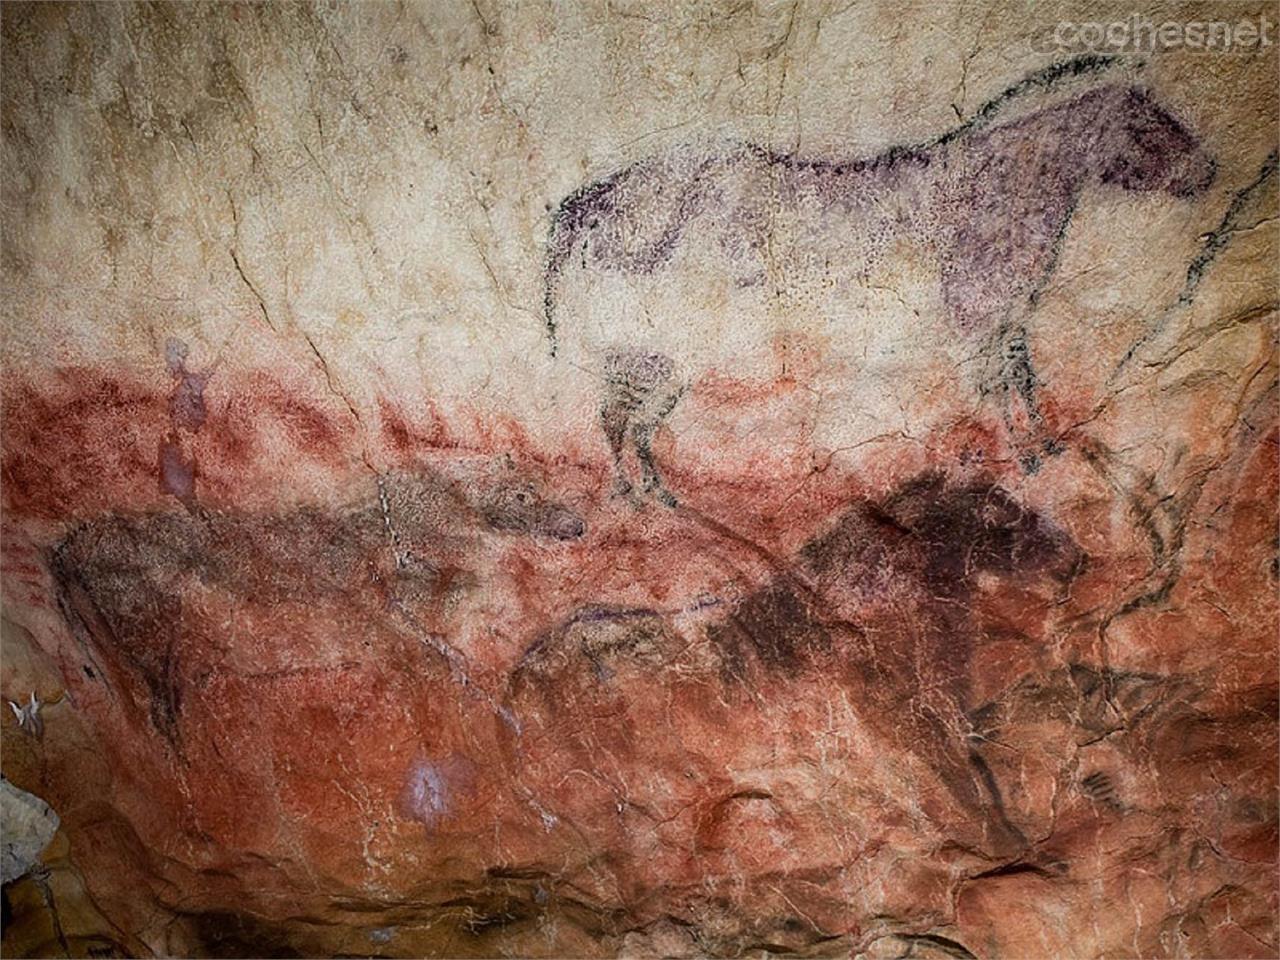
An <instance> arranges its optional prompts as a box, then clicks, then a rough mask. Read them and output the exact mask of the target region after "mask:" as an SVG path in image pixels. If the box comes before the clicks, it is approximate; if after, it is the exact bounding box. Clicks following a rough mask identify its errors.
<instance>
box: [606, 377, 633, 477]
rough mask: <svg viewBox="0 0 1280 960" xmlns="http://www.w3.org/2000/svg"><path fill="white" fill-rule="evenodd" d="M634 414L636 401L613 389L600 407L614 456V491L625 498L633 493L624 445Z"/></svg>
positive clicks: (607, 393)
mask: <svg viewBox="0 0 1280 960" xmlns="http://www.w3.org/2000/svg"><path fill="white" fill-rule="evenodd" d="M634 412H635V402H634V400H630V399H629V398H628V397H627V396H626V395H625V394H623V393H622V392H621V391H615V390H613V389H612V388H610V389H609V390H608V391H607V392H606V394H605V398H604V402H603V403H601V405H600V426H601V427H602V428H603V429H604V435H605V439H606V440H608V441H609V451H610V452H611V453H612V454H613V471H614V489H615V490H616V491H617V492H618V493H619V494H622V495H624V496H625V495H626V494H628V493H630V492H631V481H630V480H628V479H627V470H626V466H625V465H624V464H623V444H624V443H625V442H626V439H627V428H628V427H629V426H630V425H631V415H632V413H634Z"/></svg>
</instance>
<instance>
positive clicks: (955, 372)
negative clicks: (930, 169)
mask: <svg viewBox="0 0 1280 960" xmlns="http://www.w3.org/2000/svg"><path fill="white" fill-rule="evenodd" d="M871 239H876V240H877V241H878V244H879V245H878V246H877V245H876V244H873V243H872V242H870V241H871ZM558 303H559V307H558V312H557V317H558V321H559V323H558V327H559V330H560V333H561V344H562V349H563V351H564V355H565V357H566V358H567V360H568V361H569V362H570V363H571V364H572V365H573V366H574V367H575V368H576V369H578V370H581V371H585V372H588V373H590V374H593V375H594V376H595V377H600V376H602V371H603V366H604V358H605V357H606V356H607V355H608V354H609V353H610V352H611V351H616V350H620V349H625V350H630V351H639V352H644V353H653V354H661V355H663V356H666V357H669V358H670V359H671V360H672V361H673V362H674V366H675V369H676V371H677V374H676V375H677V376H678V377H679V379H680V380H682V381H684V382H685V383H687V384H688V385H689V386H690V388H691V393H690V395H689V397H688V399H687V400H686V402H685V403H684V404H682V407H683V408H684V410H683V412H682V411H677V413H676V414H675V416H674V417H673V419H672V425H673V427H675V426H677V424H678V423H679V421H680V420H682V419H686V418H687V417H688V416H690V415H691V414H690V411H696V410H698V409H699V408H700V405H699V402H698V398H697V394H698V391H699V389H700V386H699V384H700V383H704V382H710V381H714V382H718V383H723V382H725V381H726V380H729V381H734V380H736V381H742V382H749V383H754V384H761V383H768V382H771V381H778V380H779V379H780V378H786V377H788V376H790V377H791V378H793V379H794V378H797V377H801V378H803V380H804V386H805V387H807V388H809V389H807V390H804V391H800V392H798V393H797V394H796V400H795V402H801V403H811V404H812V407H813V409H812V410H811V411H809V412H808V413H806V414H805V417H806V418H807V422H808V423H809V424H810V426H811V428H812V429H813V431H814V433H815V437H814V439H815V440H817V441H818V442H819V443H821V444H823V445H826V446H830V447H833V448H834V447H841V446H849V445H852V444H856V443H859V442H861V441H862V440H865V439H867V438H869V437H872V436H876V435H880V434H884V433H886V432H890V431H893V430H897V429H900V428H901V427H902V425H903V424H904V423H919V422H920V418H921V417H933V416H936V413H934V412H932V411H937V410H939V409H941V410H946V409H947V408H948V407H954V408H955V409H957V410H958V409H960V408H961V406H962V405H966V404H967V405H969V406H971V405H972V397H973V386H974V383H975V376H974V375H973V370H974V368H973V363H972V361H971V359H967V358H971V357H972V356H973V355H974V354H975V352H976V351H975V350H974V345H973V344H972V343H970V342H969V341H968V340H967V339H965V338H963V337H960V336H958V335H957V332H956V330H955V329H954V327H953V326H952V325H950V324H948V323H947V322H946V319H945V310H944V306H943V302H942V297H941V293H940V284H939V269H938V263H937V258H936V256H935V255H934V253H933V251H932V249H931V248H930V246H929V245H928V244H927V243H925V242H914V241H911V240H910V239H908V238H907V237H905V236H899V237H889V238H887V239H884V238H883V235H882V234H881V235H875V236H873V235H871V233H870V232H868V235H864V236H858V235H854V236H841V235H839V234H837V233H835V232H834V231H825V232H824V231H822V230H815V229H814V226H813V223H812V222H805V221H803V220H802V219H798V218H796V219H792V220H788V219H787V218H786V217H785V216H780V217H778V218H776V219H775V221H774V224H773V228H772V230H771V231H770V232H769V234H768V235H767V237H766V238H765V240H764V242H762V243H761V244H758V245H750V244H740V245H738V246H736V247H735V246H733V245H732V244H726V243H725V242H724V236H723V232H722V231H718V230H716V229H702V230H697V231H691V232H690V233H689V234H688V235H686V236H685V237H683V239H682V244H681V246H680V249H679V250H678V251H677V253H676V255H675V256H673V257H672V259H671V260H670V261H669V262H668V263H666V264H665V265H663V266H662V267H660V268H658V269H655V270H653V271H652V272H649V273H631V272H626V271H619V270H611V269H607V268H604V267H600V266H596V265H591V264H588V265H587V266H586V267H585V268H584V267H581V266H575V267H574V268H573V269H571V270H569V271H567V272H566V274H565V276H564V278H563V282H562V285H561V291H560V297H559V301H558ZM797 344H803V352H804V357H805V362H804V364H803V370H798V369H797V367H796V362H795V357H796V352H795V351H794V350H793V349H791V348H792V347H793V346H795V345H797ZM788 364H790V365H791V367H790V369H788V368H787V367H788ZM922 385H923V386H922ZM939 401H941V403H942V406H936V405H935V404H937V403H938V402H939ZM830 411H840V413H839V415H838V416H837V415H834V414H832V413H831V412H830ZM706 414H707V411H705V410H703V412H702V414H699V415H706Z"/></svg>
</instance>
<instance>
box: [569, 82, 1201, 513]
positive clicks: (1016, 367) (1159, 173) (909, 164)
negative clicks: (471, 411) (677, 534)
mask: <svg viewBox="0 0 1280 960" xmlns="http://www.w3.org/2000/svg"><path fill="white" fill-rule="evenodd" d="M1104 59H1105V58H1092V59H1091V58H1080V59H1078V60H1076V61H1070V62H1069V63H1067V64H1061V65H1058V66H1056V67H1051V68H1049V69H1047V70H1045V71H1041V72H1040V73H1038V74H1033V75H1032V76H1031V77H1028V78H1027V79H1026V80H1024V81H1023V82H1022V83H1021V84H1019V85H1016V86H1015V87H1012V88H1010V90H1008V91H1006V92H1005V93H1004V94H1002V95H1001V96H1000V97H997V98H996V99H995V100H993V101H991V103H989V104H988V105H987V106H986V107H984V108H983V109H982V110H980V111H978V113H977V114H976V115H975V118H974V119H973V120H971V121H970V122H969V123H967V124H965V125H963V126H961V127H959V128H957V129H956V130H953V131H951V132H949V133H947V134H944V135H942V136H940V137H938V138H936V139H934V140H932V141H929V142H926V143H923V144H919V145H915V146H905V147H904V146H899V147H894V148H892V149H889V150H886V151H883V152H881V153H879V154H876V155H874V156H869V157H861V158H849V159H845V158H835V159H825V158H817V157H803V156H799V155H795V154H788V153H777V152H774V151H772V150H770V149H768V148H766V147H762V146H758V145H755V144H750V143H736V144H733V145H731V146H729V147H726V148H724V149H721V150H718V151H713V152H707V151H704V150H700V149H697V148H677V149H675V150H673V151H670V152H668V153H664V154H660V155H657V156H653V157H649V158H646V159H643V160H640V161H638V162H636V163H634V164H631V165H630V166H627V167H625V168H623V169H621V170H619V171H617V172H615V173H612V174H610V175H608V176H606V177H603V178H601V179H598V180H595V181H593V182H591V183H589V184H587V185H586V186H584V187H582V188H580V189H579V190H577V191H576V192H574V193H573V194H571V195H570V196H569V197H567V198H566V199H565V200H564V201H563V202H562V203H561V204H560V205H559V208H558V209H557V210H556V212H555V214H554V216H553V220H552V225H551V231H550V237H549V242H548V248H547V257H546V268H545V274H544V280H545V290H544V308H545V319H546V325H547V335H548V337H549V339H550V342H551V350H552V354H553V356H554V355H555V354H556V352H557V347H558V345H559V341H560V333H561V322H560V318H559V315H558V314H559V309H560V306H561V304H560V300H561V296H560V285H561V282H562V280H563V279H564V277H565V276H566V274H567V273H568V272H569V271H570V269H571V268H572V267H576V268H578V269H580V270H582V271H585V272H587V273H589V274H592V275H595V276H600V275H606V274H613V275H622V276H631V277H657V276H659V275H661V276H663V277H671V276H672V274H671V272H670V271H673V270H678V269H679V266H678V265H679V263H680V256H679V254H680V252H681V251H684V250H688V249H690V248H692V249H709V250H718V251H720V255H721V256H722V262H723V263H724V264H725V269H727V270H728V271H729V272H730V273H731V274H732V276H733V280H734V282H735V285H736V287H737V288H738V289H750V288H753V287H756V288H759V289H760V290H761V295H762V296H765V297H767V296H770V295H776V293H777V291H776V290H775V291H770V290H768V289H767V285H768V283H769V282H773V281H772V276H773V274H774V273H775V271H774V270H773V269H772V268H771V264H774V263H776V262H777V261H778V259H779V257H783V258H785V257H786V256H787V251H786V249H785V246H786V242H787V241H786V240H784V239H780V238H779V237H778V235H777V232H776V230H775V224H776V222H777V220H778V217H779V215H780V213H781V214H784V215H786V216H787V217H789V218H790V219H789V223H790V224H791V227H792V229H793V230H798V231H799V232H800V236H799V239H796V238H795V237H794V236H793V238H792V239H793V241H794V247H795V248H796V249H797V250H799V249H800V247H801V245H802V244H804V245H806V246H805V247H804V250H803V251H802V253H797V254H796V259H797V261H799V269H801V270H803V269H804V266H805V265H804V262H803V260H804V258H806V257H807V258H808V259H810V260H812V259H813V257H812V253H811V251H812V250H813V249H814V248H817V249H821V247H822V245H823V243H824V236H823V235H824V233H825V235H826V237H827V238H829V239H831V242H832V243H835V242H839V243H841V244H848V243H849V242H850V238H852V241H853V242H854V243H855V244H856V251H855V253H854V254H853V256H855V257H860V258H861V262H863V263H865V264H868V265H870V264H874V263H877V262H878V261H879V260H880V259H882V258H883V257H885V256H886V255H887V253H888V251H889V250H891V249H892V247H893V244H894V243H895V242H896V241H897V239H898V238H901V237H908V238H910V240H911V241H912V242H915V243H919V244H922V245H924V246H926V247H928V248H930V249H931V250H932V251H933V254H934V257H935V258H936V264H937V274H938V275H937V279H938V284H939V288H940V296H941V302H942V304H943V309H944V312H945V314H946V319H947V321H948V324H949V326H950V328H951V329H952V330H954V332H955V336H956V337H957V338H961V337H970V336H975V335H985V336H989V337H991V338H992V339H991V340H990V341H989V342H988V344H987V345H986V346H987V350H986V353H987V355H988V356H989V357H991V358H992V362H993V363H994V365H995V368H996V369H995V372H994V373H993V374H990V375H989V377H988V379H989V380H990V382H988V383H983V384H982V385H981V389H982V392H983V393H988V392H994V393H996V394H998V395H999V396H1001V397H1002V398H1003V400H1002V404H1001V406H1002V411H1003V415H1004V419H1005V424H1006V428H1007V430H1008V432H1009V434H1010V436H1011V438H1013V439H1014V440H1015V441H1016V442H1018V444H1019V445H1020V446H1021V447H1022V449H1023V450H1024V451H1026V452H1025V454H1024V460H1023V466H1024V469H1026V470H1027V471H1028V472H1031V471H1033V470H1034V469H1036V468H1037V467H1038V466H1039V462H1040V460H1039V456H1040V454H1042V453H1052V452H1056V450H1057V447H1056V444H1055V441H1054V440H1053V439H1052V438H1051V437H1049V436H1047V435H1046V434H1047V431H1046V429H1045V426H1044V422H1043V416H1042V414H1041V411H1040V406H1039V403H1038V400H1037V397H1036V393H1037V388H1038V385H1039V380H1038V376H1037V374H1036V370H1035V366H1034V364H1033V362H1032V358H1031V355H1030V349H1029V347H1028V339H1027V331H1026V327H1025V322H1026V317H1027V315H1028V314H1029V313H1030V311H1031V310H1033V309H1034V307H1035V305H1036V301H1037V298H1038V295H1039V293H1040V291H1041V290H1042V289H1043V288H1044V285H1045V283H1046V281H1047V280H1048V278H1049V277H1050V276H1051V275H1052V273H1053V271H1054V268H1055V266H1056V263H1057V260H1058V256H1059V252H1060V247H1061V244H1062V240H1063V236H1064V234H1065V232H1066V230H1067V228H1068V226H1069V224H1070V222H1071V217H1072V214H1073V212H1074V211H1075V208H1076V206H1077V204H1078V203H1079V202H1080V198H1081V196H1082V195H1083V194H1084V193H1085V191H1086V190H1088V189H1090V188H1093V187H1097V186H1101V187H1119V188H1121V189H1123V190H1126V191H1142V192H1152V191H1161V192H1164V193H1166V194H1168V195H1170V196H1173V197H1188V196H1191V195H1194V194H1197V193H1199V192H1201V191H1203V190H1204V189H1206V188H1207V187H1208V185H1209V184H1210V183H1211V182H1212V180H1213V178H1214V175H1215V164H1214V161H1213V160H1212V159H1211V158H1210V157H1209V156H1208V155H1207V154H1206V153H1205V152H1204V151H1203V150H1202V149H1201V148H1200V146H1199V142H1198V140H1197V138H1196V137H1195V136H1194V135H1193V134H1192V133H1191V132H1190V131H1189V130H1188V129H1187V128H1186V127H1184V126H1183V125H1182V123H1180V122H1179V121H1178V120H1177V119H1176V118H1175V117H1174V116H1173V115H1172V114H1171V113H1169V112H1168V111H1167V110H1165V109H1164V108H1163V107H1162V106H1160V104H1159V103H1158V102H1157V101H1156V100H1155V99H1154V98H1153V97H1152V96H1151V95H1150V94H1149V93H1147V92H1145V91H1144V90H1141V89H1139V88H1137V87H1134V86H1128V85H1115V84H1109V85H1104V86H1098V87H1094V88H1093V89H1090V90H1088V91H1086V92H1083V93H1080V94H1078V95H1075V96H1072V97H1071V98H1070V99H1066V100H1064V101H1061V102H1057V103H1054V104H1052V105H1049V106H1045V107H1042V108H1040V109H1038V110H1036V111H1034V112H1032V113H1029V114H1025V115H1022V116H1020V117H1019V118H1017V119H1013V120H1008V121H1007V122H1004V123H999V124H997V123H994V122H993V121H992V118H993V117H994V116H995V115H996V113H997V112H998V109H999V107H1001V106H1002V105H1003V103H1004V102H1006V101H1008V100H1010V99H1012V98H1013V97H1014V96H1016V95H1021V94H1022V93H1026V92H1029V91H1031V90H1034V89H1043V88H1049V87H1052V86H1053V85H1054V84H1055V83H1057V82H1058V81H1060V80H1064V79H1069V78H1071V77H1074V76H1077V75H1081V74H1086V73H1089V72H1091V71H1094V70H1097V69H1102V68H1103V67H1105V66H1107V65H1108V64H1107V63H1106V62H1103V61H1104ZM797 224H798V226H797ZM833 224H839V225H841V226H843V227H846V228H847V229H843V230H842V231H841V232H840V235H839V236H838V237H836V236H835V235H834V233H833V232H828V231H833V226H832V225H833ZM780 248H781V249H780ZM840 256H841V257H844V258H845V259H848V253H847V250H846V249H845V248H842V249H841V250H840ZM680 359H681V358H679V357H673V358H668V357H665V356H662V355H661V354H660V353H655V352H654V351H652V350H649V349H646V348H643V347H640V346H638V345H636V344H633V343H627V342H622V343H618V344H616V346H611V347H608V348H606V350H605V357H604V358H603V360H604V367H605V370H606V376H605V377H604V380H605V397H604V400H603V403H602V407H601V421H602V425H603V427H604V430H605V433H606V435H607V437H608V439H609V443H610V447H611V449H612V451H613V454H614V458H615V461H616V462H617V465H618V471H619V481H618V482H619V486H620V487H621V488H622V489H624V490H629V489H630V486H631V485H630V482H629V481H628V480H627V478H626V476H625V468H624V466H623V450H624V445H625V443H627V442H629V443H630V445H631V447H632V449H633V450H634V452H635V454H636V457H637V460H638V461H639V464H640V469H641V471H642V474H643V486H644V488H645V490H646V491H647V492H650V493H653V494H655V495H656V496H657V497H658V498H659V499H660V500H662V501H664V502H667V503H669V504H674V502H675V499H674V497H673V496H672V495H671V494H670V493H669V492H668V491H667V490H666V489H665V487H664V486H663V483H662V480H661V477H660V475H659V473H658V471H657V467H656V465H655V464H654V462H653V458H652V454H651V453H650V451H649V447H648V442H649V439H650V438H651V437H652V436H653V433H654V431H655V430H656V428H657V426H658V425H659V424H660V423H661V421H662V419H663V418H665V417H666V416H667V415H668V414H669V413H670V412H671V410H672V408H674V406H675V404H676V402H677V400H678V398H679V395H680V392H681V391H682V389H683V386H682V385H681V384H680V383H679V382H678V380H677V378H676V377H675V375H674V374H673V373H672V374H670V375H668V376H666V377H659V378H657V379H656V380H655V378H654V377H652V376H649V377H647V380H652V381H654V382H652V383H648V382H646V384H644V385H642V386H639V387H638V386H637V383H638V380H645V379H646V377H645V376H639V375H637V376H632V375H629V374H628V372H627V371H629V370H631V369H632V368H635V369H636V370H639V371H640V374H646V373H652V372H654V371H660V370H674V368H675V365H676V361H679V360H680ZM609 371H612V372H613V374H614V375H609ZM1019 405H1020V406H1021V412H1022V417H1023V420H1024V422H1025V423H1026V427H1025V429H1024V428H1022V427H1019V426H1018V418H1017V415H1016V414H1017V407H1018V406H1019ZM1023 433H1025V434H1026V435H1025V436H1019V435H1020V434H1023Z"/></svg>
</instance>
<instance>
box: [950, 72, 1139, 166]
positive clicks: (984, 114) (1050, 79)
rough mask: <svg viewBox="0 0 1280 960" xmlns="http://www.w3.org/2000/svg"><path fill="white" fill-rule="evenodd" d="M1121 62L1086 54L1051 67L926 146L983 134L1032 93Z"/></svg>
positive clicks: (1028, 78)
mask: <svg viewBox="0 0 1280 960" xmlns="http://www.w3.org/2000/svg"><path fill="white" fill-rule="evenodd" d="M1119 61H1120V58H1119V57H1113V56H1102V55H1099V54H1094V53H1086V54H1082V55H1081V56H1078V57H1072V58H1071V59H1070V60H1063V61H1062V62H1061V63H1053V64H1050V65H1049V66H1047V67H1044V68H1043V69H1041V70H1037V71H1036V72H1035V73H1031V74H1028V75H1027V76H1025V77H1023V78H1022V79H1021V80H1019V81H1018V82H1017V83H1015V84H1013V85H1012V86H1009V87H1006V88H1005V89H1004V90H1002V91H1001V92H1000V93H998V94H996V95H995V96H994V97H992V98H991V99H990V100H988V101H987V102H986V103H984V104H983V105H982V106H980V107H979V108H978V109H977V110H976V111H974V114H973V116H971V117H970V118H969V119H968V120H966V121H965V122H964V123H962V124H960V125H959V126H958V127H954V128H952V129H951V130H948V131H947V132H946V133H944V134H942V135H940V136H938V137H935V138H934V139H933V140H931V141H929V142H928V143H927V144H925V146H930V147H936V146H942V145H944V144H947V143H950V142H951V141H952V140H955V139H956V138H958V137H962V136H964V135H965V134H966V133H971V132H973V131H974V130H980V129H981V128H983V127H985V126H986V125H987V124H989V123H990V122H991V121H992V120H994V119H995V118H996V117H997V116H998V115H999V114H1001V113H1003V112H1004V110H1005V109H1006V108H1007V107H1009V106H1010V105H1012V103H1013V102H1014V101H1015V100H1018V99H1019V98H1021V97H1024V96H1026V95H1027V94H1029V93H1035V92H1043V93H1048V92H1050V91H1052V90H1055V89H1057V88H1058V87H1060V86H1062V85H1063V84H1065V83H1067V82H1069V81H1071V80H1075V79H1076V78H1077V77H1084V76H1088V75H1090V74H1094V73H1102V72H1103V71H1104V70H1109V69H1111V68H1112V67H1114V66H1116V65H1117V64H1118V63H1119Z"/></svg>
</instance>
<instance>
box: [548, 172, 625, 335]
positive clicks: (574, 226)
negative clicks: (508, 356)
mask: <svg viewBox="0 0 1280 960" xmlns="http://www.w3.org/2000/svg"><path fill="white" fill-rule="evenodd" d="M617 181H618V175H617V174H615V175H614V176H611V177H606V178H604V179H602V180H596V181H594V182H593V183H589V184H587V185H586V186H585V187H582V188H580V189H578V190H575V191H574V192H573V193H571V194H569V196H567V197H565V198H564V200H562V201H561V202H560V206H558V207H557V208H556V211H555V213H553V214H552V215H551V231H550V233H549V234H548V236H547V255H546V261H545V264H544V266H543V274H542V282H543V286H542V317H543V321H544V322H545V323H546V329H547V339H548V340H549V341H550V343H551V356H553V357H554V356H555V355H556V348H557V346H558V345H559V340H558V336H557V335H558V331H557V329H556V292H557V288H558V286H559V282H560V275H561V274H562V273H563V272H564V265H565V264H566V263H567V262H568V260H569V257H570V256H571V255H572V254H573V251H574V250H575V249H577V248H578V246H579V245H580V244H581V243H584V242H585V239H586V238H585V237H584V236H583V230H584V229H589V228H590V227H591V226H593V225H594V224H595V223H596V222H597V221H598V220H599V219H600V218H602V217H604V216H606V215H607V214H608V213H609V212H611V211H612V209H613V206H614V187H615V186H616V185H617Z"/></svg>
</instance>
